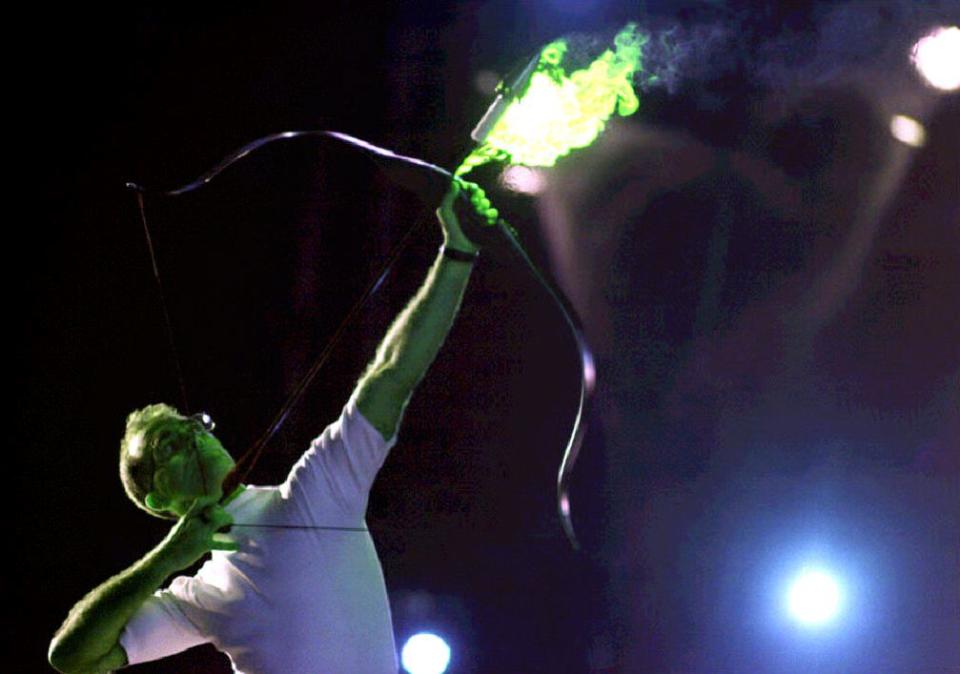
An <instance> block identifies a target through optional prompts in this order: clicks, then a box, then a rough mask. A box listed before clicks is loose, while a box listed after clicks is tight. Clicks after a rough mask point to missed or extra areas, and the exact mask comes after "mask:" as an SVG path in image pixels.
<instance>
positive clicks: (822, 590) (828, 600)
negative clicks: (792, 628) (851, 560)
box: [787, 567, 843, 627]
mask: <svg viewBox="0 0 960 674" xmlns="http://www.w3.org/2000/svg"><path fill="white" fill-rule="evenodd" d="M842 601H843V593H842V590H841V588H840V583H839V582H838V581H837V579H836V578H834V577H833V576H832V575H831V574H830V573H828V572H827V571H825V570H823V569H819V568H816V567H805V568H804V569H802V570H801V571H800V573H799V574H798V575H797V576H796V577H795V578H794V579H793V582H792V583H791V584H790V588H789V590H788V591H787V609H788V610H789V611H790V615H791V616H792V617H793V618H794V619H795V620H796V621H797V622H799V623H801V624H803V625H806V626H810V627H813V626H819V625H825V624H826V623H829V622H830V621H832V620H833V619H834V618H835V617H836V616H837V614H838V613H839V612H840V608H841V604H842Z"/></svg>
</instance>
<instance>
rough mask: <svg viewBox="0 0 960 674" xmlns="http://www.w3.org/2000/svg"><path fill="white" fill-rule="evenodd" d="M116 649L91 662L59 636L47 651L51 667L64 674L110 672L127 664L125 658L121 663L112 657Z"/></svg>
mask: <svg viewBox="0 0 960 674" xmlns="http://www.w3.org/2000/svg"><path fill="white" fill-rule="evenodd" d="M116 648H117V647H114V649H111V651H110V652H109V653H108V654H107V655H106V656H104V657H101V658H96V659H93V660H91V659H89V658H86V657H84V654H83V653H81V652H80V651H79V649H77V648H75V647H72V646H71V645H70V642H69V641H68V640H64V639H61V638H59V635H58V636H57V637H54V638H53V641H51V642H50V650H49V651H47V660H48V661H49V662H50V666H51V667H53V668H54V669H56V670H57V671H58V672H63V674H93V673H96V672H109V671H111V670H113V669H116V668H117V667H122V666H123V665H124V664H126V662H125V660H126V658H125V657H124V658H123V660H124V662H121V661H120V659H119V658H115V657H110V656H111V655H113V653H114V650H116Z"/></svg>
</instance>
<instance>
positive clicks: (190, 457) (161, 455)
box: [147, 419, 234, 516]
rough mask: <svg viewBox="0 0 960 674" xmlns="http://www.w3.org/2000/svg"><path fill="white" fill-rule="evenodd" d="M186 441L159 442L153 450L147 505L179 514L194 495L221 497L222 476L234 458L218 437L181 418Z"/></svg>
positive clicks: (203, 497) (184, 509) (189, 420)
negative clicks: (151, 479)
mask: <svg viewBox="0 0 960 674" xmlns="http://www.w3.org/2000/svg"><path fill="white" fill-rule="evenodd" d="M183 424H184V425H185V429H184V430H186V431H187V434H186V438H188V439H187V440H186V441H184V440H183V438H182V437H181V439H179V440H171V441H169V442H166V443H161V444H160V445H159V446H158V447H157V448H156V449H155V450H154V461H155V462H156V466H157V468H156V470H155V471H154V474H153V491H151V492H150V493H149V494H148V495H147V505H148V506H150V507H151V508H153V509H155V510H167V511H169V512H171V513H173V514H175V515H177V516H182V515H183V514H184V513H185V512H186V511H187V510H188V509H189V508H190V506H191V505H192V504H193V502H194V501H196V500H197V499H203V500H204V501H209V502H210V503H216V502H219V501H220V499H221V498H222V497H223V479H224V478H225V477H226V476H227V474H228V473H229V472H230V471H231V470H232V469H233V466H234V461H233V458H232V457H231V456H230V454H229V453H228V452H227V450H226V449H224V448H223V445H222V444H220V441H219V440H218V439H217V438H216V436H214V435H213V433H211V432H210V431H209V430H207V429H206V428H204V426H203V424H202V423H200V422H199V421H197V420H195V419H185V420H184V421H183Z"/></svg>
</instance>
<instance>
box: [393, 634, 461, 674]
mask: <svg viewBox="0 0 960 674" xmlns="http://www.w3.org/2000/svg"><path fill="white" fill-rule="evenodd" d="M400 663H401V664H402V665H403V668H404V669H405V670H406V671H407V672H409V673H410V674H443V672H445V671H447V665H449V664H450V646H448V645H447V642H446V641H444V640H443V639H441V638H440V637H438V636H437V635H436V634H431V633H430V632H420V633H419V634H414V635H413V636H412V637H410V638H409V639H407V643H406V644H404V645H403V650H402V651H401V652H400Z"/></svg>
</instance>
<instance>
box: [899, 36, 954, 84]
mask: <svg viewBox="0 0 960 674" xmlns="http://www.w3.org/2000/svg"><path fill="white" fill-rule="evenodd" d="M910 56H911V58H912V59H913V63H914V65H915V66H916V67H917V70H918V71H919V72H920V74H921V75H923V78H924V79H925V80H926V81H927V82H928V83H929V84H930V86H932V87H935V88H937V89H941V90H943V91H954V90H956V89H960V28H958V27H957V26H950V27H949V28H947V27H942V28H937V29H936V30H934V31H932V32H931V33H930V34H929V35H926V36H925V37H922V38H920V40H918V41H917V43H916V44H915V45H914V46H913V51H912V52H911V55H910Z"/></svg>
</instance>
